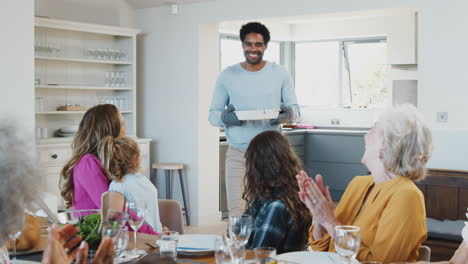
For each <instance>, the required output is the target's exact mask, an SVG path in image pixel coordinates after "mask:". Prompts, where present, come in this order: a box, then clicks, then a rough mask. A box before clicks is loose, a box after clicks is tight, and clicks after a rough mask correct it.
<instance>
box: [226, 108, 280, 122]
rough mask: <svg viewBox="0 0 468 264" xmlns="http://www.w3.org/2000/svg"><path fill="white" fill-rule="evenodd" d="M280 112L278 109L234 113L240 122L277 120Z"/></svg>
mask: <svg viewBox="0 0 468 264" xmlns="http://www.w3.org/2000/svg"><path fill="white" fill-rule="evenodd" d="M279 112H280V111H279V110H277V109H264V110H245V111H234V113H236V115H237V118H238V119H239V120H266V119H275V118H277V117H278V114H279Z"/></svg>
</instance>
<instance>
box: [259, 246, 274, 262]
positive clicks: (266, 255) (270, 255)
mask: <svg viewBox="0 0 468 264" xmlns="http://www.w3.org/2000/svg"><path fill="white" fill-rule="evenodd" d="M254 254H255V260H256V263H257V264H268V263H274V262H275V258H276V248H273V247H259V248H256V249H254Z"/></svg>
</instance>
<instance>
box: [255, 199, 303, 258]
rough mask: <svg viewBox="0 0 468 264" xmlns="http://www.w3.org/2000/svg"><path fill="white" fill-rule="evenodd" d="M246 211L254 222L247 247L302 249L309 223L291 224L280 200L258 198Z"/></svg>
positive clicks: (281, 249)
mask: <svg viewBox="0 0 468 264" xmlns="http://www.w3.org/2000/svg"><path fill="white" fill-rule="evenodd" d="M248 211H249V214H250V215H251V216H252V217H253V221H254V223H253V231H252V234H251V236H250V239H249V242H248V243H247V246H246V247H247V248H249V249H255V248H258V247H274V248H276V251H277V253H284V252H291V251H301V250H304V248H305V244H306V241H307V225H308V224H310V223H299V224H298V225H293V219H292V217H291V216H290V215H289V213H288V211H287V210H286V205H285V204H284V202H283V201H282V200H272V201H267V200H263V199H259V200H257V201H256V202H253V203H252V204H251V206H250V208H249V210H248Z"/></svg>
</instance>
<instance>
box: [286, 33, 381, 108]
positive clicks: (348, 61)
mask: <svg viewBox="0 0 468 264" xmlns="http://www.w3.org/2000/svg"><path fill="white" fill-rule="evenodd" d="M386 48H387V45H386V42H385V40H381V39H369V40H356V41H349V40H336V41H323V42H299V43H296V44H295V56H294V57H295V60H294V62H295V63H294V67H295V84H296V95H297V97H298V101H299V104H301V105H304V106H326V107H337V106H344V107H348V106H349V107H354V108H359V107H368V106H381V105H384V104H385V103H386V100H387V97H388V92H387V89H386V87H385V85H384V81H385V78H386V74H387V68H388V67H387V66H386V64H387V59H386V54H387V51H386Z"/></svg>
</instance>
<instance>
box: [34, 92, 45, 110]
mask: <svg viewBox="0 0 468 264" xmlns="http://www.w3.org/2000/svg"><path fill="white" fill-rule="evenodd" d="M35 101H36V113H39V112H43V111H44V97H42V96H36V98H35Z"/></svg>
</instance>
